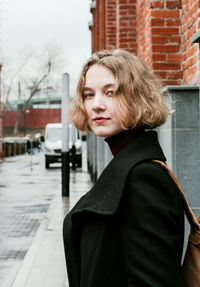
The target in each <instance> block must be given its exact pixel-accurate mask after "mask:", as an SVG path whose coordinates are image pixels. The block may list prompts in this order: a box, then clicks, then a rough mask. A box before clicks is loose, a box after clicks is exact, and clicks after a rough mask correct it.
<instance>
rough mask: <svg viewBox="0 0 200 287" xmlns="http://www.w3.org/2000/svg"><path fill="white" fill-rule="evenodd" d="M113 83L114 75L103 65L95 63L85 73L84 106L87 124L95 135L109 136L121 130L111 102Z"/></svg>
mask: <svg viewBox="0 0 200 287" xmlns="http://www.w3.org/2000/svg"><path fill="white" fill-rule="evenodd" d="M115 83H116V81H115V77H114V75H113V74H112V72H111V71H110V70H109V69H108V68H106V67H104V66H103V65H99V64H95V65H93V66H92V67H91V68H90V69H89V70H88V71H87V73H86V79H85V87H84V89H83V98H84V106H85V110H86V113H87V117H88V125H89V127H90V129H91V130H92V131H93V132H94V133H95V134H96V135H97V136H101V137H110V136H113V135H115V134H117V133H119V132H120V131H122V127H121V125H120V121H119V118H118V115H117V113H116V111H115V107H114V102H113V95H114V88H115Z"/></svg>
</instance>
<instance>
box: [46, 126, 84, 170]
mask: <svg viewBox="0 0 200 287" xmlns="http://www.w3.org/2000/svg"><path fill="white" fill-rule="evenodd" d="M72 129H73V127H72V125H69V149H70V152H69V155H70V158H71V148H72ZM75 147H76V165H77V166H78V167H81V164H82V161H81V158H82V156H81V139H80V134H79V132H78V131H77V130H76V137H75ZM61 150H62V124H61V123H52V124H47V125H46V129H45V144H44V153H45V167H46V168H49V165H50V164H51V163H54V162H61Z"/></svg>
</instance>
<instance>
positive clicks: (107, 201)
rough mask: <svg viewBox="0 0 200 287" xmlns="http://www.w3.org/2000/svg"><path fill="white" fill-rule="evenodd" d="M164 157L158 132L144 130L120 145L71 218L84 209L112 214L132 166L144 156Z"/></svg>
mask: <svg viewBox="0 0 200 287" xmlns="http://www.w3.org/2000/svg"><path fill="white" fill-rule="evenodd" d="M152 159H159V160H161V161H166V158H165V156H164V154H163V152H162V149H161V147H160V145H159V143H158V139H157V133H156V132H154V131H149V132H145V133H144V134H143V135H142V136H141V137H139V138H137V139H136V140H135V141H133V142H132V143H130V144H129V145H128V146H126V147H125V148H124V149H122V150H121V151H120V152H119V153H118V154H117V155H116V156H115V157H114V158H113V159H112V160H111V162H110V163H109V164H108V166H107V167H106V168H105V169H104V171H103V172H102V174H101V176H100V177H99V179H98V180H97V182H96V184H95V185H94V187H93V188H92V189H91V190H90V191H89V192H88V193H87V194H86V196H85V197H84V198H83V200H82V201H81V202H80V204H78V205H77V206H75V209H74V210H72V220H74V219H75V218H76V217H77V216H78V215H79V214H82V213H83V212H93V213H96V214H101V215H113V214H114V213H115V212H116V210H117V208H118V206H119V203H120V200H121V197H122V193H123V190H124V185H125V183H126V179H127V176H128V174H129V171H130V170H131V168H132V167H133V166H134V165H136V164H138V163H140V162H142V161H145V160H152Z"/></svg>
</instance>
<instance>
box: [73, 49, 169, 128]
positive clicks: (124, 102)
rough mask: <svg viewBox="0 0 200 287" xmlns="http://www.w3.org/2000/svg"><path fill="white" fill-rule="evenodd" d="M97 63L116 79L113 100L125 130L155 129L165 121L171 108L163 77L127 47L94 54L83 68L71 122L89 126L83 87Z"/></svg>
mask: <svg viewBox="0 0 200 287" xmlns="http://www.w3.org/2000/svg"><path fill="white" fill-rule="evenodd" d="M95 64H98V65H103V66H105V67H106V68H108V69H109V70H110V71H111V72H112V73H113V75H114V77H115V79H116V87H115V91H114V96H113V101H114V104H115V109H116V112H117V114H118V116H119V120H120V123H121V126H122V128H123V129H124V130H127V129H133V128H135V127H142V128H146V129H152V128H156V127H158V126H160V125H161V124H163V123H164V122H165V121H166V118H167V116H168V115H169V114H170V113H171V111H170V109H169V108H168V107H167V105H166V104H165V102H164V95H165V93H166V92H165V93H164V92H163V86H162V83H161V80H160V79H158V78H157V77H155V76H154V75H153V74H152V73H151V72H150V71H149V70H148V69H147V67H146V66H145V64H144V63H143V62H142V61H141V60H140V59H139V58H138V57H137V56H135V55H134V54H132V53H130V52H127V51H124V50H114V51H107V50H103V51H99V52H96V53H94V54H93V55H92V56H91V57H90V58H89V59H88V60H87V62H86V63H85V64H84V66H83V68H82V72H81V75H80V79H79V81H78V84H77V89H76V96H75V98H74V100H73V101H72V106H71V109H70V112H69V117H70V121H71V122H72V124H73V125H74V126H75V127H76V128H77V129H79V130H82V131H84V130H87V129H89V127H88V119H87V114H86V111H85V108H84V97H83V89H84V86H85V77H86V73H87V71H88V70H89V68H90V67H91V66H93V65H95Z"/></svg>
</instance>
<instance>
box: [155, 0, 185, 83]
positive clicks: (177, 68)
mask: <svg viewBox="0 0 200 287" xmlns="http://www.w3.org/2000/svg"><path fill="white" fill-rule="evenodd" d="M180 18H181V1H180V0H179V1H177V0H176V1H155V0H154V1H151V34H152V68H153V70H154V72H155V73H157V74H158V75H160V76H161V78H163V79H165V83H166V84H168V85H179V84H181V82H182V66H181V62H182V53H181V45H180V44H181V20H180Z"/></svg>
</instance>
